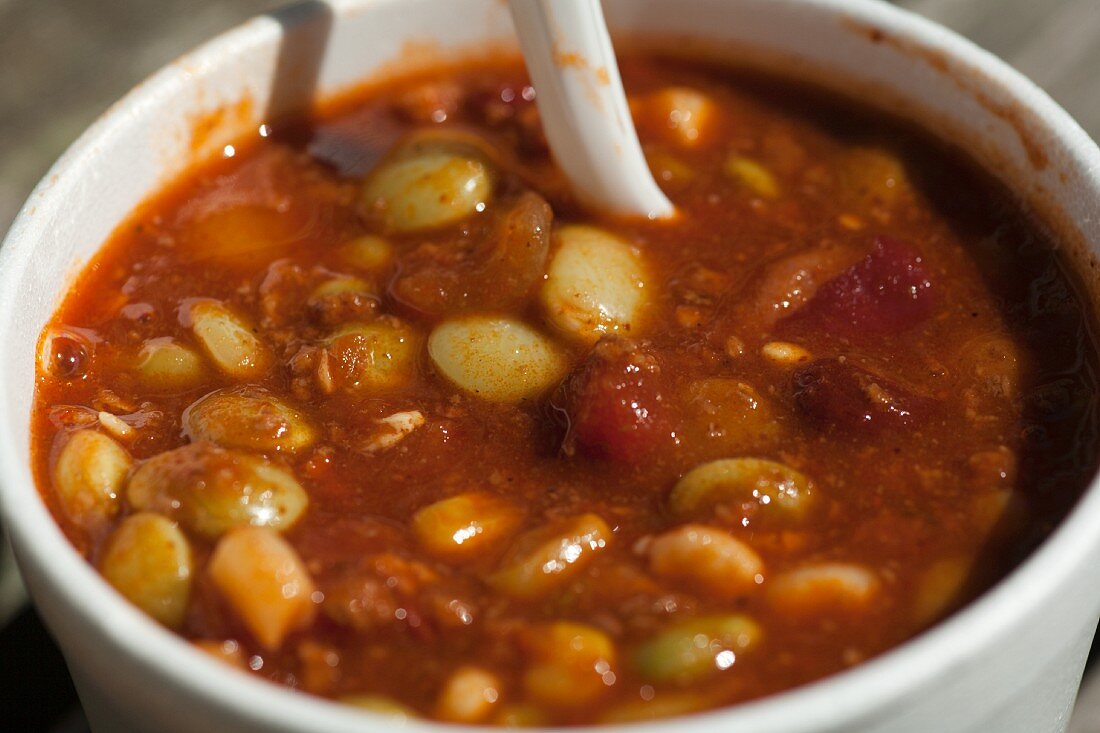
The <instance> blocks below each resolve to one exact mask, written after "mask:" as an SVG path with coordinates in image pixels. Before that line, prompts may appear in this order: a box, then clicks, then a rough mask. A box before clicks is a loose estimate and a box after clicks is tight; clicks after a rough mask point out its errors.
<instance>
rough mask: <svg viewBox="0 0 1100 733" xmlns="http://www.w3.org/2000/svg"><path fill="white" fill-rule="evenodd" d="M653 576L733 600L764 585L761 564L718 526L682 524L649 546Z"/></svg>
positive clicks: (753, 553)
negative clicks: (675, 580)
mask: <svg viewBox="0 0 1100 733" xmlns="http://www.w3.org/2000/svg"><path fill="white" fill-rule="evenodd" d="M649 567H650V569H651V570H652V571H653V572H654V573H655V574H656V575H662V576H665V577H671V578H683V579H686V580H689V581H691V582H693V583H694V584H696V585H698V586H700V587H701V588H702V589H703V590H705V591H706V592H707V593H708V594H710V595H715V596H719V597H724V598H736V597H738V596H741V595H744V594H746V593H748V592H751V591H753V590H755V589H756V588H757V587H758V586H759V585H760V584H761V583H762V582H764V561H763V560H761V559H760V556H759V555H758V554H756V552H755V551H754V550H753V549H752V548H751V547H749V546H748V545H746V544H745V543H744V542H741V541H740V540H738V539H736V538H735V537H733V536H731V535H730V533H729V532H727V531H725V530H724V529H719V528H718V527H707V526H704V525H701V524H685V525H683V526H681V527H677V528H676V529H673V530H669V531H668V532H665V533H664V534H662V535H660V536H659V537H657V538H656V539H654V540H653V542H652V543H651V544H650V546H649Z"/></svg>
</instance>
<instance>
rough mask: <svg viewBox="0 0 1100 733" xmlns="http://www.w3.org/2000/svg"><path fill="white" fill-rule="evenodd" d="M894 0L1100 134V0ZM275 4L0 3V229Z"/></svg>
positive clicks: (1091, 700) (1091, 699)
mask: <svg viewBox="0 0 1100 733" xmlns="http://www.w3.org/2000/svg"><path fill="white" fill-rule="evenodd" d="M897 2H898V4H899V5H902V6H904V7H907V8H909V9H911V10H914V11H916V12H918V13H921V14H922V15H925V16H927V17H929V18H932V19H934V20H937V21H939V22H942V23H944V24H945V25H947V26H949V27H951V28H954V29H955V30H957V31H959V32H960V33H962V34H963V35H965V36H967V37H969V38H971V39H972V40H974V41H975V42H977V43H978V44H979V45H981V46H983V47H985V48H987V49H989V50H990V51H992V52H993V53H995V54H997V55H998V56H1000V57H1001V58H1003V59H1005V60H1006V61H1008V62H1009V63H1010V64H1012V65H1013V66H1015V67H1016V68H1018V69H1020V70H1021V71H1022V72H1024V73H1025V74H1026V75H1028V76H1029V77H1031V78H1032V79H1033V80H1034V81H1035V82H1036V83H1038V84H1039V85H1040V86H1042V87H1043V88H1044V89H1046V90H1047V91H1048V92H1049V93H1050V94H1051V95H1052V96H1053V97H1054V98H1055V99H1056V100H1057V101H1058V102H1060V103H1061V104H1062V105H1063V106H1064V107H1065V108H1066V109H1068V110H1069V111H1070V113H1071V114H1073V115H1074V117H1076V118H1077V120H1078V121H1079V122H1080V123H1081V124H1082V126H1084V127H1085V129H1086V130H1088V131H1089V133H1090V134H1091V135H1092V136H1093V137H1094V138H1100V0H897ZM275 4H276V3H274V2H271V0H94V1H93V0H0V231H3V230H5V229H6V228H7V225H8V223H9V221H10V219H11V217H13V216H14V215H15V212H16V210H17V209H18V207H19V206H20V205H21V203H22V201H23V200H24V199H25V198H26V196H27V194H28V193H29V192H30V189H31V187H32V186H33V185H34V183H35V182H36V181H37V180H38V178H40V177H41V176H42V174H43V173H45V171H46V169H47V168H48V167H49V165H50V164H51V163H52V162H53V160H54V159H55V158H56V157H57V156H58V155H59V154H60V153H61V152H62V151H63V150H64V148H65V146H66V145H68V143H69V142H71V141H72V140H73V139H74V138H75V137H76V135H77V134H79V132H80V131H81V130H82V129H84V128H85V127H87V126H88V124H90V123H91V122H92V121H93V120H94V119H95V117H96V116H97V115H98V114H100V113H101V112H102V111H103V110H104V109H105V108H106V107H107V105H108V104H110V102H112V101H113V100H115V99H117V98H118V97H119V96H121V95H122V94H123V93H125V92H126V90H128V89H129V88H130V87H132V86H133V85H134V84H136V83H137V82H138V81H140V80H141V79H142V78H144V77H145V76H147V75H148V74H149V73H151V72H152V71H154V70H155V69H157V68H158V67H160V66H161V65H163V64H164V63H165V62H167V61H169V60H171V59H172V58H174V57H175V56H177V55H179V54H180V53H182V52H184V51H186V50H187V49H188V48H190V47H192V46H194V45H195V44H196V43H198V42H200V41H202V40H203V39H205V38H208V37H210V36H211V35H213V34H214V33H217V32H219V31H221V30H224V29H226V28H229V27H231V26H232V25H235V24H236V23H238V22H240V21H241V20H243V19H245V18H247V17H249V16H251V15H254V14H256V13H258V12H262V11H263V10H265V9H267V8H269V7H271V6H273V5H275ZM1098 666H1100V665H1098ZM1070 731H1071V733H1100V675H1094V679H1092V680H1087V681H1086V686H1085V688H1084V690H1083V692H1082V695H1081V699H1080V701H1079V704H1078V710H1077V714H1076V715H1075V718H1074V721H1073V723H1072V725H1071V728H1070ZM990 733H995V731H991V732H990Z"/></svg>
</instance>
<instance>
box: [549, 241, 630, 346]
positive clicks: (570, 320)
mask: <svg viewBox="0 0 1100 733" xmlns="http://www.w3.org/2000/svg"><path fill="white" fill-rule="evenodd" d="M556 238H557V240H558V243H559V246H558V250H557V252H556V253H555V254H554V258H553V259H552V260H551V262H550V268H549V271H548V272H547V276H546V282H545V284H544V285H543V287H542V291H541V293H540V298H541V302H542V308H543V312H544V313H545V315H546V318H547V319H548V320H549V321H550V323H551V324H552V325H553V326H554V327H555V328H558V329H560V330H561V331H563V332H565V333H567V334H569V335H570V336H572V337H574V338H577V339H579V340H581V341H584V342H587V343H595V342H596V341H597V340H599V338H600V337H601V336H603V335H605V334H609V333H621V334H630V335H637V334H638V333H639V330H640V327H641V325H642V323H641V318H642V311H643V309H644V306H645V302H646V290H645V288H646V281H647V279H648V275H647V272H646V267H645V263H644V262H643V261H642V258H641V255H640V253H638V252H637V251H636V250H635V249H634V248H632V247H631V246H630V245H629V244H628V243H627V242H625V241H624V240H622V239H620V238H619V237H617V236H615V235H614V234H611V233H610V232H606V231H604V230H603V229H597V228H596V227H590V226H582V225H569V226H564V227H562V228H561V229H559V230H558V231H557V232H556Z"/></svg>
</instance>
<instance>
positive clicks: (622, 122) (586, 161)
mask: <svg viewBox="0 0 1100 733" xmlns="http://www.w3.org/2000/svg"><path fill="white" fill-rule="evenodd" d="M511 7H512V18H513V20H514V23H515V26H516V32H517V33H518V34H519V40H520V45H521V47H522V48H523V57H524V60H525V61H526V63H527V71H528V73H529V74H530V75H531V80H532V81H533V82H534V85H535V91H536V93H537V96H536V100H537V102H538V106H539V114H540V115H541V117H542V125H543V128H544V129H545V131H546V138H547V140H548V141H549V143H550V149H551V150H553V152H554V158H555V159H556V160H557V162H558V165H559V166H561V168H562V170H563V171H565V175H566V176H567V177H568V178H569V181H570V183H571V184H572V185H573V190H574V192H575V193H576V194H577V197H578V198H579V199H580V200H581V201H582V202H583V203H585V204H587V205H588V206H591V207H593V208H597V209H600V210H602V211H607V212H610V213H613V214H621V215H634V216H646V217H649V218H651V219H657V218H665V217H670V216H672V215H673V214H674V213H675V209H674V208H673V206H672V203H671V202H670V201H669V200H668V198H667V197H666V196H665V194H664V193H663V192H662V191H661V189H660V188H658V187H657V183H656V181H654V180H653V174H652V173H650V170H649V166H648V165H647V164H646V160H645V156H644V155H643V154H642V146H641V145H640V144H639V143H638V133H637V132H635V130H634V121H633V120H632V119H631V118H630V109H629V108H628V107H627V104H626V93H625V92H624V91H623V82H622V79H621V78H620V77H619V67H618V64H617V63H616V61H615V51H614V49H613V48H612V47H611V37H610V36H609V35H608V33H607V23H606V21H605V20H604V17H603V10H602V9H601V8H600V3H599V0H511Z"/></svg>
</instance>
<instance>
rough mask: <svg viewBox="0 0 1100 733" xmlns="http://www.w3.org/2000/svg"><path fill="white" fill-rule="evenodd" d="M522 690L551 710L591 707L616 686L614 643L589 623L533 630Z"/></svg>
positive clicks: (558, 625) (548, 626) (556, 625)
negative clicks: (528, 663) (528, 662)
mask: <svg viewBox="0 0 1100 733" xmlns="http://www.w3.org/2000/svg"><path fill="white" fill-rule="evenodd" d="M527 646H528V647H530V655H529V657H530V662H531V664H530V666H529V667H528V668H527V671H526V672H525V673H524V675H523V689H524V691H525V692H526V693H527V695H528V696H529V697H530V698H532V699H533V700H535V701H536V702H538V703H541V704H543V705H546V706H549V707H551V708H558V707H566V708H570V707H578V706H584V705H589V704H591V703H593V702H595V701H596V700H598V699H599V698H601V697H603V696H605V695H606V694H607V693H609V692H610V691H611V686H612V685H613V684H614V683H615V679H616V677H615V671H614V666H615V663H616V654H615V644H614V642H612V641H611V639H610V638H609V637H608V636H607V634H605V633H604V632H602V631H600V630H599V629H597V628H594V627H592V626H588V625H587V624H578V623H572V622H568V621H558V622H555V623H552V624H549V625H547V626H542V627H536V628H534V629H532V630H531V633H530V635H529V638H528V644H527Z"/></svg>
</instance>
